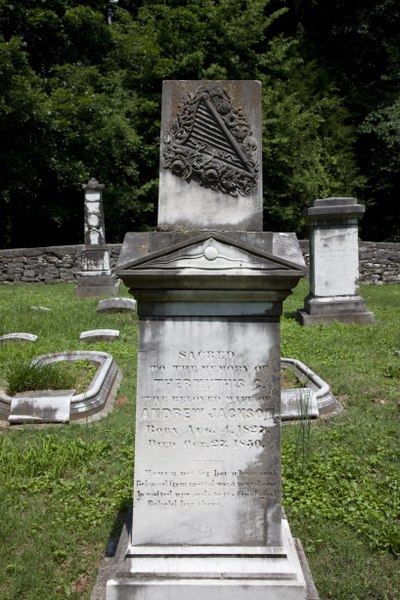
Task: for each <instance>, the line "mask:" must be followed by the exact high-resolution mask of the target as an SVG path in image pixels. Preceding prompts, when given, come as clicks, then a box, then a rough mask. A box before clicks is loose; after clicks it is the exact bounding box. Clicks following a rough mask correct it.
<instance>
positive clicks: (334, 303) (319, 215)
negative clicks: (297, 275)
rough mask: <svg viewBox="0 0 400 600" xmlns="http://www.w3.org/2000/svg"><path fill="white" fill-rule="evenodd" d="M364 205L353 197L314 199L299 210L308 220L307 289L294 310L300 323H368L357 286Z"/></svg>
mask: <svg viewBox="0 0 400 600" xmlns="http://www.w3.org/2000/svg"><path fill="white" fill-rule="evenodd" d="M364 211H365V206H363V205H362V204H358V202H357V200H356V199H355V198H342V197H339V198H323V199H318V200H315V202H314V203H313V205H312V206H310V207H309V208H307V209H305V211H304V212H303V214H304V215H305V216H306V217H307V219H308V221H309V224H310V293H309V295H308V296H307V297H306V298H305V300H304V309H303V310H299V311H298V318H299V321H300V323H301V324H302V325H311V324H313V323H329V322H331V321H342V322H345V323H372V322H373V321H374V315H373V313H372V312H369V311H368V310H367V308H366V305H365V302H364V300H363V298H362V297H361V296H360V289H359V259H358V221H359V219H360V218H361V217H362V215H363V213H364Z"/></svg>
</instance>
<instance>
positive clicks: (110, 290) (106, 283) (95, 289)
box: [75, 274, 120, 298]
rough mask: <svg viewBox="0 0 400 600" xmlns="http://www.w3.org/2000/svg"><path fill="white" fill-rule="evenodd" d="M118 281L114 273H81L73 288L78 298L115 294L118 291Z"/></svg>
mask: <svg viewBox="0 0 400 600" xmlns="http://www.w3.org/2000/svg"><path fill="white" fill-rule="evenodd" d="M119 284H120V281H119V279H118V278H117V277H115V275H97V274H95V275H86V274H85V275H81V276H80V277H79V279H78V285H77V287H76V288H75V295H76V296H78V297H79V298H98V297H103V296H105V297H106V296H115V295H116V294H118V291H119Z"/></svg>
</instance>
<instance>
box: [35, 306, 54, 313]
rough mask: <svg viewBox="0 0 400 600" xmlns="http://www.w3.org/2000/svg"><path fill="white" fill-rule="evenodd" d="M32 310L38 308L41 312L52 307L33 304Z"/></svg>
mask: <svg viewBox="0 0 400 600" xmlns="http://www.w3.org/2000/svg"><path fill="white" fill-rule="evenodd" d="M31 309H32V310H37V311H39V312H50V311H51V308H47V306H31Z"/></svg>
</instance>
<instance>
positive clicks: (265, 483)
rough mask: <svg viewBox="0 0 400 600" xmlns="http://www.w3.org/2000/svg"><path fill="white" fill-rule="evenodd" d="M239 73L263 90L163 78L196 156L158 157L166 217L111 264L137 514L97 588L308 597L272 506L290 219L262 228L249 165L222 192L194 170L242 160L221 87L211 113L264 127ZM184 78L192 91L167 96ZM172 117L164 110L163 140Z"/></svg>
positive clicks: (299, 267) (291, 278)
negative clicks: (130, 341) (129, 331)
mask: <svg viewBox="0 0 400 600" xmlns="http://www.w3.org/2000/svg"><path fill="white" fill-rule="evenodd" d="M246 87H249V89H250V90H254V89H258V92H257V93H258V94H259V84H258V83H257V82H168V84H165V85H164V94H165V90H166V89H167V90H169V92H168V94H167V98H166V99H165V95H164V99H163V102H167V104H168V103H169V104H168V106H169V108H168V112H171V111H172V112H173V111H175V112H176V114H177V117H176V118H177V119H178V121H179V119H181V118H182V119H183V117H182V115H184V116H185V115H186V112H185V111H187V110H188V105H187V103H189V105H190V115H189V116H190V123H191V126H192V128H195V129H196V128H197V127H198V128H199V130H200V131H201V134H199V137H200V138H201V139H199V140H198V141H196V142H195V143H194V145H193V144H192V142H190V144H189V150H188V149H187V148H185V149H180V148H177V149H176V148H175V149H174V152H178V151H179V152H180V151H181V150H182V152H183V153H188V156H189V155H190V153H191V152H192V150H193V148H195V150H196V151H197V152H198V153H199V157H200V158H201V161H203V162H202V164H203V171H202V174H201V175H198V176H197V175H196V178H195V177H194V176H193V178H190V177H188V178H185V177H183V178H182V172H181V171H180V170H179V169H177V170H176V171H174V169H172V170H171V168H170V165H169V164H166V163H164V162H162V161H161V165H160V183H161V187H163V186H164V187H165V188H166V189H164V190H161V192H160V212H161V215H164V216H162V218H161V221H160V223H161V226H160V229H161V231H157V232H147V233H128V234H127V235H126V237H125V240H124V244H123V247H122V250H121V254H120V258H119V262H118V265H117V273H118V275H119V277H120V278H121V279H122V281H123V282H124V284H125V285H126V286H128V288H129V289H130V292H131V293H132V294H133V295H134V297H135V299H136V301H137V311H138V316H139V350H138V381H137V401H136V441H135V476H134V494H133V518H132V523H131V527H130V534H129V541H128V543H127V544H126V547H125V548H124V549H123V551H122V559H121V560H117V561H116V564H115V565H114V567H113V573H112V575H111V576H110V578H109V580H108V583H107V600H128V599H129V600H131V599H135V600H142V599H144V598H146V600H167V599H172V598H174V600H175V599H177V600H184V599H185V600H187V599H188V598H190V599H191V600H200V599H204V598H205V597H212V598H215V599H216V600H225V599H226V600H227V599H228V598H229V599H230V600H236V599H237V600H239V599H240V600H250V599H251V600H261V599H263V600H265V598H268V599H269V600H278V599H279V600H306V596H307V590H306V581H305V577H304V574H303V570H302V567H301V564H300V561H299V557H298V555H297V552H296V549H295V544H294V540H293V538H292V536H291V533H290V530H289V526H288V524H287V521H286V519H285V517H284V514H283V509H282V497H281V450H280V432H281V430H280V426H281V423H280V322H279V321H280V315H281V313H282V303H283V300H284V299H285V298H286V297H287V295H288V294H290V293H291V289H292V288H293V287H294V286H295V285H296V284H297V282H298V281H299V279H300V278H301V277H302V276H303V275H304V274H305V265H304V262H303V259H302V255H301V251H300V248H299V246H298V242H297V239H296V237H295V235H294V234H281V233H270V232H263V231H261V229H262V221H261V219H260V210H259V208H258V205H257V203H255V197H256V196H257V195H258V194H259V186H260V185H261V181H260V175H259V174H258V175H256V176H255V183H254V187H253V188H252V190H251V191H249V193H247V191H248V190H247V187H246V186H247V184H246V186H245V187H244V188H243V189H242V192H240V191H239V190H238V189H236V191H235V193H234V194H233V193H231V194H229V192H228V191H222V190H221V189H220V187H218V189H216V187H215V185H214V180H212V182H211V183H212V185H209V183H210V182H208V183H207V181H206V177H205V173H206V171H204V169H207V165H208V164H209V163H208V162H207V161H208V159H210V160H215V161H217V162H218V164H220V165H223V164H226V165H227V168H229V169H231V168H232V161H233V160H235V161H236V162H237V163H238V164H239V162H240V161H239V158H240V160H241V161H245V159H244V158H243V157H244V156H245V155H244V151H243V154H240V153H239V150H237V148H236V146H234V145H233V144H232V146H233V149H234V150H235V151H237V155H236V156H235V157H234V158H232V157H231V156H227V154H228V149H226V148H223V150H221V147H222V146H223V143H224V144H225V145H226V146H228V143H229V144H231V143H232V140H231V138H230V137H229V136H228V133H229V132H227V131H226V130H225V129H224V128H223V127H222V125H221V122H223V119H221V122H220V120H219V119H218V118H217V113H218V101H219V102H222V100H223V99H224V98H225V97H226V98H228V100H229V102H228V101H226V103H227V106H226V107H225V108H221V107H220V109H221V110H220V115H221V114H222V115H223V114H224V113H225V112H226V111H227V110H228V104H229V107H230V108H229V110H231V111H232V114H235V115H236V117H237V118H239V117H238V115H240V121H243V123H246V128H247V129H246V131H247V130H248V131H250V130H251V132H252V136H251V137H254V139H259V140H260V137H261V133H260V131H261V128H260V115H261V106H260V102H259V101H258V102H257V106H255V105H254V104H251V102H253V100H251V102H250V98H251V99H253V98H254V96H253V92H252V93H250V92H246ZM182 89H185V93H187V91H188V90H191V92H190V94H189V100H187V99H186V100H185V101H184V102H181V104H180V105H179V106H176V105H175V104H176V102H175V100H174V98H175V96H177V97H179V98H181V92H182ZM199 90H201V93H200V92H199ZM238 90H239V91H238ZM185 98H186V96H185ZM239 98H240V103H238V102H239V101H238V99H239ZM246 98H248V99H249V100H248V103H249V104H250V108H249V112H247V110H246V109H247V106H248V104H247V103H246V102H247V100H246ZM258 98H260V96H259V95H258ZM218 99H220V100H218ZM244 100H246V102H245V101H244ZM204 107H206V108H204ZM193 111H194V113H195V114H194V115H193V114H192V112H193ZM207 111H209V114H211V116H212V118H211V117H210V119H209V120H207V119H206V118H205V116H204V114H208V113H207ZM251 111H255V113H257V115H258V116H257V119H255V120H254V122H253V120H252V118H251V115H252V112H251ZM164 112H165V109H164ZM198 113H199V114H198ZM226 114H228V113H227V112H226ZM249 114H250V117H249V116H248V115H249ZM185 118H186V117H185ZM198 119H199V120H200V124H199V123H198ZM171 128H172V125H170V123H169V121H164V124H163V126H162V131H161V138H162V139H163V140H164V142H163V143H164V144H165V143H167V142H168V139H169V137H168V135H170V129H171ZM215 129H217V130H218V131H217V132H216V131H215ZM166 130H167V131H166ZM173 131H176V129H173ZM166 134H167V135H166ZM202 136H203V137H202ZM213 136H215V137H216V140H217V141H215V142H213V141H212V140H213ZM224 136H225V137H224ZM204 139H207V140H208V139H210V140H211V141H207V142H204ZM166 140H167V141H166ZM179 140H180V138H179ZM221 140H222V141H221ZM223 140H225V141H224V142H223ZM226 140H227V141H226ZM211 142H212V143H211ZM176 144H177V145H178V142H177V141H176ZM196 144H197V145H196ZM252 147H253V148H255V145H253V146H252ZM260 147H261V144H258V143H257V149H258V148H260ZM229 151H230V152H233V150H232V148H230V149H229ZM185 156H187V155H186V154H185ZM238 157H239V158H238ZM200 158H199V161H200ZM188 160H189V159H188ZM190 160H192V159H190ZM196 164H200V162H199V163H196ZM213 164H214V163H213ZM220 168H221V169H223V166H220ZM235 168H236V167H235ZM248 168H249V169H250V167H248ZM237 169H238V170H240V169H241V170H242V171H244V172H245V173H244V174H243V173H242V174H241V177H242V178H246V177H247V176H248V175H246V168H245V167H244V165H243V163H240V167H239V166H237ZM166 171H167V172H168V173H166ZM248 172H249V171H247V173H248ZM254 173H256V171H254ZM166 179H168V180H169V181H167V182H166ZM211 179H212V178H211ZM246 181H247V180H246ZM175 191H176V193H177V196H178V197H179V198H180V200H179V202H176V199H174V198H173V196H174V193H175ZM171 196H172V198H171ZM225 196H229V197H225ZM258 200H259V199H258ZM258 200H257V202H258ZM198 202H199V203H200V204H201V203H202V202H203V209H204V210H203V209H202V210H201V211H199V212H197V208H196V205H197V203H198ZM220 203H222V204H224V203H225V208H224V211H225V212H227V208H226V206H227V203H230V207H231V209H230V210H231V211H232V210H234V208H235V206H236V207H237V210H238V214H237V215H236V216H235V217H234V218H231V217H232V215H231V214H226V224H224V223H223V222H222V219H223V211H222V212H221V214H220V217H218V219H217V221H216V225H217V226H215V227H214V228H212V224H213V221H212V220H209V213H207V211H206V210H205V208H207V207H208V206H211V210H214V205H216V206H217V208H216V209H215V210H216V212H215V214H217V213H218V206H219V205H220ZM163 204H164V205H165V206H163ZM182 205H184V206H183V208H182V211H180V207H181V206H182ZM187 206H192V207H193V210H192V211H191V212H190V211H188V210H187ZM167 207H168V209H167ZM168 215H171V216H170V219H169V218H168ZM234 219H237V220H238V221H240V223H241V225H240V226H239V225H237V228H236V229H235V228H234V227H233V226H232V223H233V221H234ZM254 220H257V227H256V226H254V229H252V225H251V223H252V222H253V221H254ZM240 227H242V229H240Z"/></svg>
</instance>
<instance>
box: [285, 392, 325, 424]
mask: <svg viewBox="0 0 400 600" xmlns="http://www.w3.org/2000/svg"><path fill="white" fill-rule="evenodd" d="M281 399H282V405H281V417H282V420H289V419H296V420H306V419H315V418H318V416H319V410H318V403H317V400H316V399H315V396H314V394H313V393H312V392H311V391H310V390H308V389H307V388H294V389H290V390H282V392H281Z"/></svg>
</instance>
